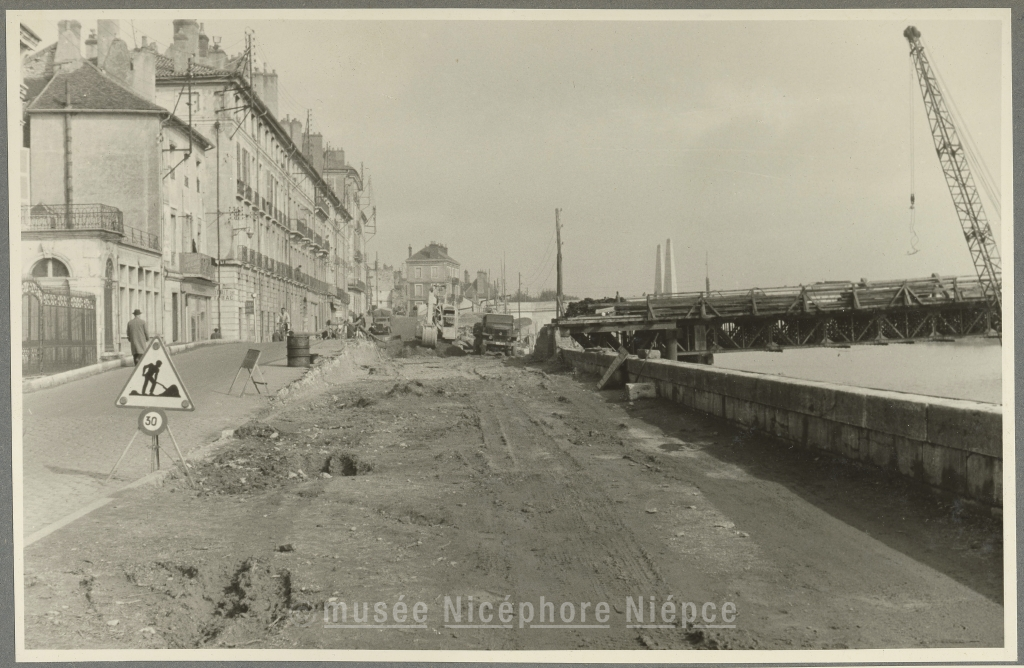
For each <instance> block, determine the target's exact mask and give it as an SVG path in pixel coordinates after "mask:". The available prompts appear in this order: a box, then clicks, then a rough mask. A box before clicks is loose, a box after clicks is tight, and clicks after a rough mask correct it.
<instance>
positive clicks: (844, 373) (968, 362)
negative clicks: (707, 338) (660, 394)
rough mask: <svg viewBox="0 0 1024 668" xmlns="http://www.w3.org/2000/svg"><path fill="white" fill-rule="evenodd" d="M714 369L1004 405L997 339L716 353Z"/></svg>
mask: <svg viewBox="0 0 1024 668" xmlns="http://www.w3.org/2000/svg"><path fill="white" fill-rule="evenodd" d="M715 366H717V367H721V368H725V369H739V370H742V371H755V372H758V373H766V374H773V375H779V376H787V377H789V378H802V379H805V380H819V381H825V382H829V383H837V384H841V385H855V386H858V387H869V388H874V389H879V390H895V391H898V392H910V393H912V394H923V395H929V396H936V397H950V398H954V399H970V400H972V401H981V402H985V403H994V404H1001V403H1003V398H1002V397H1003V393H1002V378H1003V374H1002V346H1001V345H1000V343H999V340H998V339H965V340H961V341H957V342H955V343H931V342H927V343H925V342H917V343H913V344H889V345H886V346H872V345H858V346H853V347H851V348H802V349H790V350H786V351H785V352H781V353H768V352H733V353H715Z"/></svg>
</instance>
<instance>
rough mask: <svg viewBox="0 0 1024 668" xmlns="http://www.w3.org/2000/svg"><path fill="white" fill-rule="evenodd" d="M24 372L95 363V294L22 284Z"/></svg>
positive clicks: (40, 371) (33, 282)
mask: <svg viewBox="0 0 1024 668" xmlns="http://www.w3.org/2000/svg"><path fill="white" fill-rule="evenodd" d="M21 363H22V374H23V375H26V376H29V375H35V374H50V373H57V372H59V371H67V370H69V369H76V368H78V367H81V366H86V365H87V364H95V363H96V297H95V296H93V295H90V294H85V293H81V292H73V291H72V290H71V286H70V284H69V283H68V282H67V281H64V285H63V287H58V286H51V285H47V286H46V287H43V286H41V285H40V284H39V283H37V282H36V281H22V284H21Z"/></svg>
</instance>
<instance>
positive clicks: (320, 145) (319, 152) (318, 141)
mask: <svg viewBox="0 0 1024 668" xmlns="http://www.w3.org/2000/svg"><path fill="white" fill-rule="evenodd" d="M305 139H306V141H307V142H308V150H307V151H303V152H304V153H305V154H306V158H307V159H308V160H309V161H310V162H311V163H312V164H313V169H315V170H316V171H317V172H318V173H323V171H324V136H323V135H322V134H320V133H319V132H314V133H313V134H309V135H306V137H305ZM303 147H306V144H305V143H304V144H303Z"/></svg>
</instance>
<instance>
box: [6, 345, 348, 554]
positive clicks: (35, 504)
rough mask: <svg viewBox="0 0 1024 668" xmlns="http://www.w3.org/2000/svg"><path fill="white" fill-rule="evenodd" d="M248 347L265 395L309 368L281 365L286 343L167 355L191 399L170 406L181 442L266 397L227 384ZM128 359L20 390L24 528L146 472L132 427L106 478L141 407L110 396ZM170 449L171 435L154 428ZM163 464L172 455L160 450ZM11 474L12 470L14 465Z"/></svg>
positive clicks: (193, 443)
mask: <svg viewBox="0 0 1024 668" xmlns="http://www.w3.org/2000/svg"><path fill="white" fill-rule="evenodd" d="M343 345H344V342H343V341H337V340H334V341H317V342H315V343H314V344H313V345H312V346H311V352H313V353H317V354H330V353H332V352H337V351H339V350H340V349H341V348H342V346H343ZM250 348H257V349H259V350H261V351H262V352H261V356H260V361H259V365H260V368H261V369H262V370H263V372H264V375H265V376H266V379H267V382H268V383H269V391H270V393H271V395H273V394H276V393H277V391H278V390H280V389H281V388H282V387H284V386H285V385H287V384H288V383H291V382H292V381H295V380H297V379H299V378H301V377H302V375H303V374H304V373H305V372H306V371H307V369H305V368H302V367H289V366H288V365H287V358H286V354H287V351H286V348H285V343H283V342H277V343H251V342H238V343H226V344H222V345H217V346H207V347H201V348H195V349H193V350H189V351H187V352H183V353H178V354H176V355H173V359H174V365H175V367H176V368H177V370H178V372H179V374H180V376H181V379H182V382H183V383H184V384H185V387H186V388H187V389H188V392H189V394H190V396H191V397H192V401H193V402H194V403H195V405H196V410H195V411H194V412H168V414H167V416H168V423H169V426H170V429H171V431H172V432H173V433H174V437H175V439H176V440H177V442H178V445H179V446H180V447H181V449H182V451H184V452H186V453H187V452H188V451H189V450H191V449H193V448H195V447H197V446H200V445H205V444H207V443H209V442H211V441H214V440H216V439H217V438H218V437H219V436H220V434H221V432H222V431H223V430H225V429H233V428H235V427H237V426H238V425H240V424H242V423H244V422H245V421H247V420H248V419H250V418H252V417H254V416H256V415H257V414H259V412H260V411H261V410H262V409H263V407H264V406H265V405H266V404H267V401H268V399H267V397H266V396H260V395H257V394H256V392H255V391H254V390H253V387H252V385H249V387H248V389H247V390H246V393H245V396H244V397H241V398H239V396H238V394H239V392H240V391H241V383H242V379H243V378H244V377H246V375H247V373H246V372H243V373H242V374H241V375H240V376H239V380H238V382H237V383H236V384H235V388H234V390H233V391H232V394H231V395H228V394H227V390H228V387H229V386H230V385H231V380H232V378H234V376H235V374H236V373H237V371H238V368H239V366H240V365H241V363H242V359H243V358H244V357H245V354H246V351H248V350H249V349H250ZM132 371H133V369H132V368H126V367H125V368H116V369H114V370H111V371H107V372H105V373H101V374H98V375H93V376H89V377H87V378H82V379H80V380H76V381H73V382H70V383H67V384H64V385H60V386H57V387H53V388H48V389H44V390H39V391H37V392H33V393H31V394H26V395H24V399H23V401H24V432H23V445H22V456H23V470H22V480H23V484H24V487H23V499H24V518H25V525H24V535H26V536H28V535H30V534H32V533H34V532H35V531H37V530H39V529H41V528H43V527H45V526H46V525H48V524H50V523H52V522H55V521H57V520H58V519H60V518H62V517H64V516H66V515H68V514H69V513H71V512H73V511H75V510H77V509H79V508H82V507H84V506H86V505H88V504H89V503H91V502H93V501H95V500H96V499H98V498H102V497H105V496H108V495H110V494H112V493H114V492H116V491H118V490H119V489H122V488H124V487H125V486H126V485H127V484H129V483H131V482H133V481H135V480H138V479H139V478H142V477H143V476H145V475H147V474H148V473H149V468H150V448H149V446H150V440H149V438H148V437H145V436H143V435H140V436H139V437H137V438H136V439H135V442H134V444H133V445H132V448H131V451H130V452H129V453H128V455H127V456H126V457H125V458H124V461H122V462H121V464H120V466H118V469H117V472H116V473H115V474H114V477H113V479H112V480H111V481H110V482H109V483H104V480H105V479H106V477H107V474H109V473H110V469H111V468H112V467H113V465H114V462H116V461H117V458H118V457H119V456H120V455H121V453H122V452H123V451H124V449H125V446H127V445H128V442H129V441H130V440H131V438H132V435H133V434H134V433H135V432H136V428H137V419H138V416H139V412H140V411H139V409H123V408H116V407H115V406H114V401H115V399H116V398H117V396H118V393H119V392H120V391H121V388H122V387H123V386H124V383H125V382H126V381H127V379H128V376H129V375H131V373H132ZM165 443H166V446H167V450H168V451H170V452H173V446H172V445H171V442H170V439H169V438H167V437H166V436H162V437H161V439H160V444H161V448H163V446H164V445H165ZM160 465H161V468H169V467H172V466H173V465H174V464H173V462H171V461H169V460H168V458H167V455H166V454H163V453H162V454H161V457H160ZM15 474H17V472H15Z"/></svg>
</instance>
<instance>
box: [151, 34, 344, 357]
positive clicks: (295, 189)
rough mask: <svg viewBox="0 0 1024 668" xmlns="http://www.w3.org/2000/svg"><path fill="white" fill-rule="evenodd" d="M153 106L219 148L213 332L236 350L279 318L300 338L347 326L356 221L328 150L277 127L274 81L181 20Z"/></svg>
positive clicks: (213, 205)
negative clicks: (174, 112)
mask: <svg viewBox="0 0 1024 668" xmlns="http://www.w3.org/2000/svg"><path fill="white" fill-rule="evenodd" d="M189 89H191V94H189V92H188V91H189ZM156 98H157V101H158V102H159V103H160V104H162V105H164V106H166V107H169V108H174V106H175V105H177V108H178V109H179V110H180V109H183V108H187V109H189V110H190V112H191V116H192V119H193V123H194V124H196V125H197V126H198V127H201V128H204V132H206V133H207V134H208V135H209V136H210V139H211V140H212V142H213V144H214V145H215V148H214V150H213V151H212V154H211V156H210V165H211V166H208V168H207V172H208V174H210V177H211V178H210V179H209V186H208V187H204V204H205V209H206V215H205V220H206V229H207V230H208V233H207V236H206V238H205V239H204V243H205V248H206V249H207V250H206V251H205V253H207V254H209V255H210V256H212V257H213V258H215V259H216V282H217V283H218V284H219V287H220V290H219V292H218V294H217V296H216V298H215V300H214V302H213V303H212V304H211V309H212V316H211V317H212V318H213V326H215V327H220V329H221V331H222V333H223V335H224V338H227V339H243V340H253V341H267V340H270V339H271V337H272V336H273V333H274V331H275V328H276V324H277V319H278V314H279V313H280V310H281V308H285V309H286V310H287V312H288V313H289V317H290V322H291V325H292V328H293V329H295V330H299V331H318V330H320V329H322V328H323V327H324V325H325V324H326V322H327V320H331V319H335V320H337V319H342V318H345V317H347V316H348V310H349V308H350V307H351V299H349V294H348V290H347V288H348V285H349V281H348V280H347V277H346V276H345V272H344V265H343V264H342V258H343V257H344V253H345V252H346V249H347V244H346V239H345V234H346V229H347V226H348V225H350V223H351V221H352V218H353V216H352V215H351V214H350V213H349V212H348V210H347V209H346V207H345V206H344V204H343V202H342V199H341V198H340V197H339V196H338V195H337V194H336V193H335V191H334V189H333V188H332V187H331V185H330V184H329V183H328V182H327V181H326V180H325V179H324V177H323V176H322V175H321V173H322V170H323V161H324V153H323V150H322V138H319V135H316V134H314V133H311V132H310V129H309V128H308V127H307V128H303V126H302V123H300V122H299V121H295V120H291V119H287V118H286V119H283V120H279V119H278V109H277V102H278V100H277V74H276V73H275V72H273V71H271V70H268V69H267V68H265V67H264V68H263V69H260V68H259V67H255V66H250V64H249V63H248V61H247V60H246V59H245V56H244V54H243V55H241V56H236V57H231V58H229V57H228V56H227V55H226V54H225V53H224V52H222V51H219V49H218V48H217V47H216V45H213V46H211V45H210V40H209V38H208V37H207V36H206V35H205V33H204V30H203V26H202V25H200V24H199V23H198V22H196V21H194V20H191V19H181V20H176V21H174V43H173V45H172V46H171V47H169V48H168V49H167V50H166V51H165V53H164V54H161V55H158V56H157V63H156ZM200 252H203V251H200Z"/></svg>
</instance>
